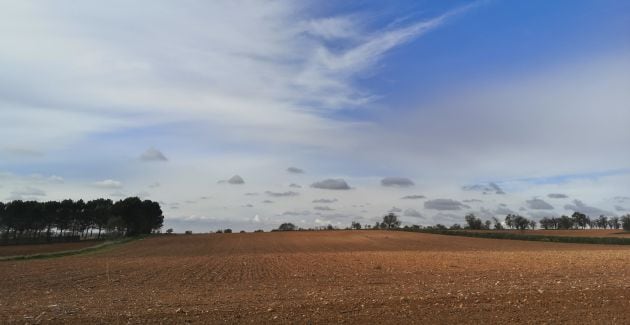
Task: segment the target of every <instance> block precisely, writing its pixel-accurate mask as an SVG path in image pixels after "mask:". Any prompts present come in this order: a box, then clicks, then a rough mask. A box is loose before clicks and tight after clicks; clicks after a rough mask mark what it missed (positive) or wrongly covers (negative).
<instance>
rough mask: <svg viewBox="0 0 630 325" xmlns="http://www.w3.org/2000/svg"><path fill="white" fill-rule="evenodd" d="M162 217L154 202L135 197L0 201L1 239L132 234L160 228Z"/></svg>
mask: <svg viewBox="0 0 630 325" xmlns="http://www.w3.org/2000/svg"><path fill="white" fill-rule="evenodd" d="M163 221H164V217H163V215H162V209H161V208H160V205H159V204H158V203H157V202H153V201H150V200H145V201H142V200H140V199H139V198H137V197H130V198H126V199H124V200H120V201H117V202H115V203H114V202H113V201H112V200H109V199H96V200H91V201H87V202H85V201H83V200H78V201H73V200H70V199H68V200H63V201H48V202H37V201H21V200H15V201H11V202H8V203H3V202H0V233H1V236H2V238H3V239H4V240H11V239H13V240H19V239H29V238H30V239H48V240H50V239H53V238H55V237H57V238H59V237H78V238H85V237H92V236H93V235H94V232H95V231H97V234H96V238H100V237H101V234H102V233H103V232H104V233H107V234H116V235H125V236H134V235H140V234H149V233H151V232H152V231H156V230H159V229H160V228H162V223H163Z"/></svg>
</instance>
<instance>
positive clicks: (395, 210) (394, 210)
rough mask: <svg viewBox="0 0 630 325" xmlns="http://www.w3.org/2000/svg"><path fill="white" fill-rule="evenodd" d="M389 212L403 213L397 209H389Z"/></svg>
mask: <svg viewBox="0 0 630 325" xmlns="http://www.w3.org/2000/svg"><path fill="white" fill-rule="evenodd" d="M389 212H393V213H398V212H402V210H401V209H400V208H397V207H392V208H391V209H389Z"/></svg>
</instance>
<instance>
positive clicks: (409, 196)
mask: <svg viewBox="0 0 630 325" xmlns="http://www.w3.org/2000/svg"><path fill="white" fill-rule="evenodd" d="M426 198H427V197H426V196H424V195H406V196H403V197H401V199H402V200H420V199H426Z"/></svg>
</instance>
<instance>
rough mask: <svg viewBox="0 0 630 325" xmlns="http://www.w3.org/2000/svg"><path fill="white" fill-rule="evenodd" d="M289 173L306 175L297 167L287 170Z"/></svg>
mask: <svg viewBox="0 0 630 325" xmlns="http://www.w3.org/2000/svg"><path fill="white" fill-rule="evenodd" d="M287 172H289V173H292V174H304V170H303V169H301V168H297V167H289V168H287Z"/></svg>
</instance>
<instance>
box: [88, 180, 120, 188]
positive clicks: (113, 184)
mask: <svg viewBox="0 0 630 325" xmlns="http://www.w3.org/2000/svg"><path fill="white" fill-rule="evenodd" d="M93 185H94V186H95V187H98V188H105V189H117V188H122V187H123V184H122V182H120V181H116V180H113V179H106V180H103V181H98V182H94V183H93Z"/></svg>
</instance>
